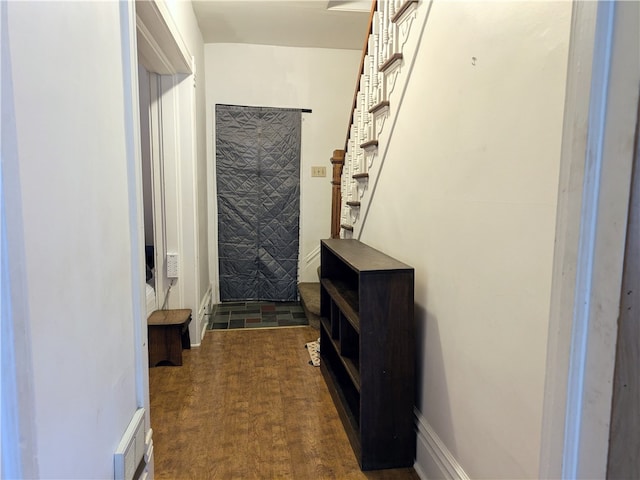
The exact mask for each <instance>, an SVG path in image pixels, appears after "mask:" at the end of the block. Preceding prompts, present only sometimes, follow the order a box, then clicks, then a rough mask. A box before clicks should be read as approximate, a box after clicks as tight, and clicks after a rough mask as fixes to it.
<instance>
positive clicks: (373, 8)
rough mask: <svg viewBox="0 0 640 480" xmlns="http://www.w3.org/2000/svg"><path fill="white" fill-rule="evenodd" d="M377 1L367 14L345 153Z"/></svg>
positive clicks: (345, 148) (375, 0)
mask: <svg viewBox="0 0 640 480" xmlns="http://www.w3.org/2000/svg"><path fill="white" fill-rule="evenodd" d="M377 6H378V1H377V0H373V1H372V2H371V13H370V14H369V28H368V30H367V34H366V35H365V38H364V46H363V47H362V57H361V58H360V69H359V70H358V76H357V78H356V89H355V92H353V102H351V113H350V114H349V122H347V137H346V138H345V140H344V151H345V152H346V151H347V146H348V145H349V135H350V134H351V124H352V123H353V113H354V112H355V111H356V106H357V105H358V91H359V90H360V76H361V75H362V74H363V73H364V59H365V58H367V49H368V48H369V35H371V31H372V28H373V16H374V14H375V13H376V8H377Z"/></svg>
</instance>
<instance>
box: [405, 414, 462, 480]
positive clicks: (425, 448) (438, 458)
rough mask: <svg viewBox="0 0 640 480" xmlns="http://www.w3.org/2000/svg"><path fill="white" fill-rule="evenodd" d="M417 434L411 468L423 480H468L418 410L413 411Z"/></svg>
mask: <svg viewBox="0 0 640 480" xmlns="http://www.w3.org/2000/svg"><path fill="white" fill-rule="evenodd" d="M413 413H414V415H415V424H416V432H417V442H416V462H415V464H414V466H413V468H414V470H415V471H416V473H417V474H418V476H419V477H420V478H421V479H423V480H434V479H436V478H438V479H439V478H442V479H446V480H469V476H468V475H467V474H466V472H465V471H464V469H463V468H462V466H461V465H460V464H459V463H458V461H457V460H456V459H455V457H454V456H453V454H452V453H451V452H450V451H449V449H448V448H447V446H446V445H445V444H444V443H443V442H442V440H440V437H438V435H437V434H436V432H435V431H434V430H433V428H431V425H429V423H428V422H427V419H426V418H424V417H423V416H422V413H420V411H419V410H418V409H414V411H413Z"/></svg>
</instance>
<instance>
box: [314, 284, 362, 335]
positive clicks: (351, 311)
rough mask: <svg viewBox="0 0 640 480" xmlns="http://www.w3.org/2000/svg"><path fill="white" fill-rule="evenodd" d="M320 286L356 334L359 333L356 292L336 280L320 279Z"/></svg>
mask: <svg viewBox="0 0 640 480" xmlns="http://www.w3.org/2000/svg"><path fill="white" fill-rule="evenodd" d="M320 284H321V285H322V287H323V288H324V289H325V290H326V291H327V293H328V294H329V296H330V297H331V299H332V300H333V301H334V302H335V303H336V305H338V308H339V309H340V310H341V311H342V313H343V314H344V316H345V317H346V318H347V320H348V321H349V323H350V324H351V326H352V327H353V328H354V329H355V331H356V333H360V315H359V314H358V292H354V291H353V290H349V289H347V288H346V286H345V285H343V284H341V283H340V282H338V281H336V280H331V279H329V278H322V279H321V280H320Z"/></svg>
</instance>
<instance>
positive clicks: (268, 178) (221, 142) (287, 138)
mask: <svg viewBox="0 0 640 480" xmlns="http://www.w3.org/2000/svg"><path fill="white" fill-rule="evenodd" d="M215 115H216V120H215V122H216V123H215V125H216V186H217V194H218V232H219V235H218V252H219V258H220V262H219V263H220V267H219V269H220V299H221V300H222V301H223V302H225V301H237V300H269V301H293V300H296V299H297V272H298V250H299V247H298V245H299V223H300V133H301V112H300V110H293V109H282V108H264V107H245V106H234V105H216V109H215Z"/></svg>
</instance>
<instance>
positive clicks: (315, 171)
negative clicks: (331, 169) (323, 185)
mask: <svg viewBox="0 0 640 480" xmlns="http://www.w3.org/2000/svg"><path fill="white" fill-rule="evenodd" d="M311 176H312V177H326V176H327V167H311Z"/></svg>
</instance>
